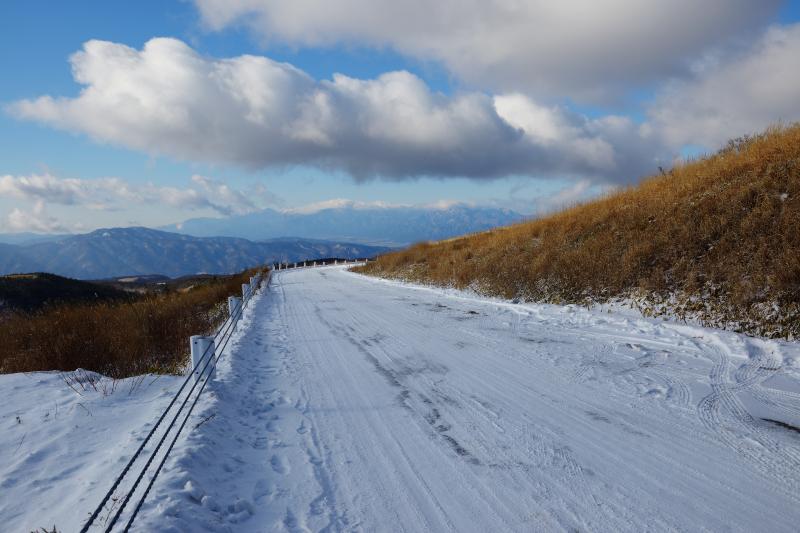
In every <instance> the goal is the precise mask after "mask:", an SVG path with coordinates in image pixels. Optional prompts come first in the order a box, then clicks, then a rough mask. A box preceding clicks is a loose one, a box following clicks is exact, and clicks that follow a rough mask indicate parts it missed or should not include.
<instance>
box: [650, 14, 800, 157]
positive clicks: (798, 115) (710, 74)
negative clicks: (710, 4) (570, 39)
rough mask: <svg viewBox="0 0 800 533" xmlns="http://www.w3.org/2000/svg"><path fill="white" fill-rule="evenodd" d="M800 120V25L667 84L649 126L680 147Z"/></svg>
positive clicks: (715, 141)
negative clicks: (686, 79)
mask: <svg viewBox="0 0 800 533" xmlns="http://www.w3.org/2000/svg"><path fill="white" fill-rule="evenodd" d="M796 120H800V24H795V25H791V26H784V27H773V28H771V29H769V30H768V31H767V32H766V33H765V34H764V35H763V36H762V37H761V38H760V39H759V40H758V41H757V42H755V43H754V44H753V45H752V46H751V47H750V48H748V49H746V50H745V51H744V52H743V53H741V54H739V55H736V56H733V57H728V58H722V59H721V60H718V61H714V62H709V63H707V64H704V65H702V66H701V67H700V68H698V69H697V72H696V73H695V76H694V77H693V78H692V79H691V80H688V81H681V82H674V83H672V84H671V85H669V86H668V87H666V88H665V89H664V90H663V91H661V93H660V94H659V96H658V97H657V98H656V100H655V101H654V102H653V103H652V104H651V105H650V110H649V125H648V127H649V128H651V129H652V131H653V132H657V133H658V134H660V135H663V136H664V138H665V139H666V140H667V141H668V142H669V143H671V144H672V145H674V146H680V145H683V144H696V145H702V146H705V147H707V148H710V149H713V148H716V147H718V146H720V145H721V144H723V143H724V142H725V141H726V140H727V139H730V138H732V137H737V136H739V135H743V134H749V133H756V132H759V131H761V130H763V129H764V128H766V127H767V126H768V125H770V124H771V123H774V122H777V121H787V122H791V121H796Z"/></svg>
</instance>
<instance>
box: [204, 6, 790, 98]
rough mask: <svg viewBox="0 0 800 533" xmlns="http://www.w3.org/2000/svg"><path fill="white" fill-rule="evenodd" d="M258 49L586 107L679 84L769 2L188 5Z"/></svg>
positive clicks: (753, 25) (765, 11) (765, 12)
mask: <svg viewBox="0 0 800 533" xmlns="http://www.w3.org/2000/svg"><path fill="white" fill-rule="evenodd" d="M195 4H196V5H197V7H198V9H199V11H200V14H201V17H202V19H203V20H204V21H205V23H206V24H207V25H208V26H209V27H211V28H212V29H222V28H224V27H226V26H230V25H235V24H243V25H246V26H249V27H250V28H251V29H252V30H254V31H255V32H256V33H257V34H258V35H260V36H261V37H262V38H263V39H264V40H265V41H266V42H267V43H272V42H280V43H288V44H290V45H293V46H308V47H316V46H328V45H335V44H340V43H344V44H346V45H356V46H358V45H365V46H374V47H384V46H389V47H392V48H393V49H395V50H397V51H399V52H401V53H403V54H407V55H410V56H413V57H416V58H420V59H422V60H434V61H438V62H441V63H442V64H443V65H444V66H445V67H446V68H447V69H448V70H449V71H450V72H453V73H455V74H456V75H457V76H459V77H460V78H461V79H463V80H466V81H468V82H470V83H472V84H474V85H477V86H479V87H482V88H484V89H490V90H499V91H521V92H525V93H528V94H537V95H540V96H546V97H555V98H558V99H559V100H560V99H563V98H564V97H567V98H570V99H572V100H577V101H587V100H588V101H594V100H598V99H605V98H608V97H609V96H619V95H620V94H621V93H623V92H626V91H628V90H629V89H630V87H631V85H643V84H648V83H651V82H654V81H658V80H660V79H663V78H665V77H670V76H674V75H678V74H683V73H686V72H687V69H688V68H689V65H690V63H691V62H692V61H693V60H694V59H695V58H696V57H697V56H698V55H700V54H702V53H703V52H705V51H707V50H709V49H710V48H713V47H715V46H719V45H722V44H725V43H727V42H728V41H729V40H730V39H732V38H734V39H735V38H737V37H740V36H742V35H746V34H747V33H748V32H750V31H752V30H753V29H757V28H759V27H761V25H762V24H763V23H764V22H765V21H766V20H767V19H768V17H770V16H771V15H773V14H774V13H775V11H776V9H777V7H778V6H779V5H780V4H781V1H780V0H760V1H758V2H754V1H752V0H703V1H702V2H698V1H697V0H670V1H664V0H604V1H602V2H599V1H593V0H559V1H550V2H544V1H532V0H529V1H516V0H438V1H437V2H429V1H426V0H404V1H402V2H398V1H396V0H293V1H290V2H287V1H285V0H195Z"/></svg>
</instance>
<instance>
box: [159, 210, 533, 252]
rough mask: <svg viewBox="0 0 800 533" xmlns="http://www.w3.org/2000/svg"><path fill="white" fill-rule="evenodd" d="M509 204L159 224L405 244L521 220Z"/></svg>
mask: <svg viewBox="0 0 800 533" xmlns="http://www.w3.org/2000/svg"><path fill="white" fill-rule="evenodd" d="M523 218H524V217H523V216H522V215H520V214H519V213H515V212H514V211H511V210H509V209H499V208H494V207H472V206H467V205H460V204H459V205H453V206H450V207H447V208H425V207H360V206H357V205H354V204H346V205H343V206H337V207H332V208H328V209H319V210H317V211H314V212H298V211H276V210H274V209H264V210H262V211H258V212H255V213H250V214H248V215H240V216H232V217H227V218H194V219H190V220H187V221H186V222H184V223H182V224H175V225H171V226H166V227H163V228H160V229H164V230H166V231H173V232H176V233H183V234H186V235H194V236H199V237H211V236H225V237H239V238H243V239H250V240H264V239H271V238H275V237H284V236H288V235H290V236H292V237H297V238H313V239H324V240H330V241H347V242H357V243H363V244H378V245H385V246H406V245H408V244H411V243H415V242H419V241H428V240H439V239H448V238H450V237H455V236H457V235H463V234H465V233H474V232H477V231H484V230H487V229H491V228H494V227H497V226H505V225H508V224H513V223H514V222H519V221H520V220H522V219H523Z"/></svg>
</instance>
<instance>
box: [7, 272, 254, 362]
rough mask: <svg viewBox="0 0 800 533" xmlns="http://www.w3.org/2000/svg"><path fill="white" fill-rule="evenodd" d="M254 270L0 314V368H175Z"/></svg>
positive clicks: (216, 322) (224, 311)
mask: <svg viewBox="0 0 800 533" xmlns="http://www.w3.org/2000/svg"><path fill="white" fill-rule="evenodd" d="M254 272H255V271H254V270H248V271H245V272H242V273H241V274H237V275H235V276H226V277H220V278H216V279H212V280H208V281H205V282H203V283H201V284H199V285H197V286H195V287H193V288H191V289H188V290H181V291H170V292H167V293H163V294H151V295H149V296H146V297H144V298H142V299H140V300H138V301H135V302H132V303H100V304H78V305H62V306H58V307H54V308H48V309H46V310H43V311H41V312H38V313H32V314H25V313H18V314H14V315H12V316H10V317H8V318H7V319H5V320H3V321H2V322H0V373H9V372H30V371H37V370H74V369H76V368H84V369H87V370H91V371H94V372H99V373H101V374H104V375H107V376H110V377H113V378H123V377H128V376H133V375H138V374H144V373H149V372H157V373H176V372H179V371H180V370H181V369H182V367H183V366H184V365H185V363H186V359H187V352H188V347H189V340H188V339H189V336H191V335H201V334H204V333H210V332H212V331H213V330H214V328H215V327H216V326H217V325H219V324H220V323H221V322H222V321H223V320H224V319H225V318H227V297H228V296H230V295H238V294H241V285H242V283H247V282H248V281H249V278H250V276H252V275H253V274H254Z"/></svg>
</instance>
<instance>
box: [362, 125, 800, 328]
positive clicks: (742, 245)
mask: <svg viewBox="0 0 800 533" xmlns="http://www.w3.org/2000/svg"><path fill="white" fill-rule="evenodd" d="M361 271H363V272H365V273H368V274H372V275H377V276H385V277H391V278H402V279H409V280H413V281H418V282H423V283H431V284H435V285H445V286H454V287H458V288H467V287H469V288H473V289H475V290H477V291H478V292H480V293H482V294H486V295H493V296H501V297H505V298H522V299H525V300H529V301H544V302H553V303H560V302H571V303H581V304H586V303H591V302H602V301H607V300H609V299H616V298H633V299H634V300H635V301H637V302H638V303H639V305H641V306H642V308H643V309H644V310H645V311H646V312H648V313H653V314H670V315H673V316H679V317H693V318H698V319H700V320H701V321H702V322H704V323H705V324H708V325H714V326H722V327H729V328H732V329H737V330H740V331H746V332H748V333H752V334H758V335H765V336H770V337H779V336H789V337H798V336H800V125H798V124H795V125H792V126H789V127H782V126H780V127H773V128H771V129H769V130H768V131H767V132H765V133H763V134H761V135H758V136H756V137H753V138H749V139H738V140H736V141H731V142H730V143H729V145H728V146H727V147H726V148H725V149H723V150H721V151H720V152H719V153H717V154H715V155H713V156H710V157H706V158H703V159H700V160H697V161H692V162H688V163H684V164H681V165H678V166H676V167H675V168H674V169H672V170H671V171H670V172H669V173H667V174H666V175H660V176H656V177H652V178H649V179H647V180H645V181H644V182H643V183H641V184H640V185H638V186H635V187H631V188H629V189H626V190H622V191H619V192H616V193H613V194H610V195H608V196H606V197H604V198H601V199H599V200H595V201H592V202H588V203H586V204H583V205H578V206H576V207H573V208H570V209H567V210H564V211H562V212H560V213H557V214H554V215H552V216H548V217H545V218H541V219H538V220H534V221H530V222H525V223H521V224H518V225H515V226H511V227H509V228H503V229H502V230H493V231H488V232H485V233H480V234H476V235H470V236H465V237H463V238H459V239H454V240H449V241H447V242H442V243H423V244H418V245H416V246H413V247H411V248H410V249H408V250H405V251H401V252H397V253H392V254H387V255H384V256H381V257H380V258H378V260H377V261H376V262H374V263H370V264H369V265H367V266H365V267H363V268H362V269H361Z"/></svg>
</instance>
